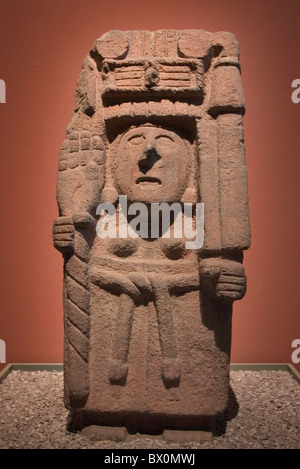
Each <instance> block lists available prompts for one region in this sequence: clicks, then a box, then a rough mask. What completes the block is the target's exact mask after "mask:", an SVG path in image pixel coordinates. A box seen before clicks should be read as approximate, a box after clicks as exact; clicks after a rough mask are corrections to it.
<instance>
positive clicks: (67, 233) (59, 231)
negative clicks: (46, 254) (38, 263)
mask: <svg viewBox="0 0 300 469" xmlns="http://www.w3.org/2000/svg"><path fill="white" fill-rule="evenodd" d="M74 236H75V227H74V224H73V220H72V217H58V218H55V220H54V222H53V244H54V247H55V248H56V249H58V250H59V251H60V252H62V253H63V254H64V253H67V252H72V251H73V249H74Z"/></svg>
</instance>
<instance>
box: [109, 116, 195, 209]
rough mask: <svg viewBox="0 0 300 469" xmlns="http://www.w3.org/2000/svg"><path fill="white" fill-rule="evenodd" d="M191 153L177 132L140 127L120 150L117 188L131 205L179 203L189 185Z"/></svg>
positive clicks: (127, 136) (125, 138)
mask: <svg viewBox="0 0 300 469" xmlns="http://www.w3.org/2000/svg"><path fill="white" fill-rule="evenodd" d="M188 160H189V153H188V151H187V147H186V143H185V141H184V140H183V139H182V138H181V137H179V135H178V134H177V133H176V132H173V131H170V130H167V129H163V128H161V127H150V126H149V127H148V126H144V125H142V126H139V127H135V128H133V129H130V130H128V131H127V132H126V133H125V134H124V135H123V136H122V138H121V141H120V144H119V146H118V149H117V157H116V170H115V185H116V188H117V190H118V192H119V194H122V195H127V197H128V199H129V200H130V201H132V202H144V203H149V202H157V203H160V202H169V203H172V202H177V201H180V198H181V196H182V194H183V192H184V190H185V188H186V185H187V176H188V165H189V161H188Z"/></svg>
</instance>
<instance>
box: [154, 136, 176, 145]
mask: <svg viewBox="0 0 300 469" xmlns="http://www.w3.org/2000/svg"><path fill="white" fill-rule="evenodd" d="M155 140H156V142H157V143H158V144H159V145H163V146H171V145H172V144H173V143H174V140H173V139H172V138H171V137H169V136H167V135H159V136H158V137H156V139H155Z"/></svg>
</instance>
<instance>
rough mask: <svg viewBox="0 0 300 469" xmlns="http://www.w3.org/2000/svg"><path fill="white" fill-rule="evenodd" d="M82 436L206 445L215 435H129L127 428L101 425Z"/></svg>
mask: <svg viewBox="0 0 300 469" xmlns="http://www.w3.org/2000/svg"><path fill="white" fill-rule="evenodd" d="M80 433H81V435H82V436H84V437H85V438H88V439H89V440H91V441H105V440H109V441H115V442H117V443H118V442H124V441H134V440H135V439H136V438H139V439H143V438H151V439H155V440H157V439H159V440H165V441H167V442H168V443H190V442H194V443H206V442H210V441H212V439H213V433H212V432H209V431H197V430H164V432H163V433H162V434H159V435H148V434H141V433H135V434H129V433H128V431H127V429H126V428H125V427H107V426H100V425H89V426H88V427H85V428H83V429H82V430H81V432H80Z"/></svg>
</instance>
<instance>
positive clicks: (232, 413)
mask: <svg viewBox="0 0 300 469" xmlns="http://www.w3.org/2000/svg"><path fill="white" fill-rule="evenodd" d="M231 387H232V395H231V400H230V402H231V405H230V408H229V410H228V413H227V415H226V418H225V419H223V420H222V421H220V424H219V436H215V437H214V439H213V441H212V442H211V443H205V444H203V445H199V444H193V443H185V444H167V443H166V442H164V441H161V440H159V439H155V438H154V439H153V438H151V439H150V438H148V439H147V438H146V439H145V438H141V437H137V438H136V439H134V440H132V441H130V442H126V443H114V442H108V441H105V442H97V443H92V442H90V441H89V440H86V439H85V438H83V437H82V436H80V435H76V434H70V433H67V432H66V430H65V426H66V419H67V411H66V409H65V408H64V405H63V376H62V372H57V371H54V372H49V371H33V372H25V371H12V372H11V373H10V374H9V375H8V376H7V377H6V378H5V380H4V381H3V382H2V383H1V384H0V449H8V448H24V449H29V448H33V449H38V448H41V449H48V448H51V449H52V448H53V449H55V448H57V449H64V448H66V449H73V448H82V449H84V448H95V449H99V448H100V449H101V448H103V449H104V448H105V449H117V448H120V449H131V448H138V449H144V448H145V449H148V448H149V449H164V448H168V449H184V448H186V449H198V448H203V449H208V448H216V449H222V448H225V449H228V448H230V449H246V448H253V449H255V448H259V449H263V448H268V449H272V448H278V449H288V448H289V449H300V385H299V383H298V382H297V381H296V380H295V379H294V378H293V377H292V376H291V375H290V373H288V372H287V371H232V372H231ZM225 426H226V433H225V434H224V433H223V434H222V432H223V431H224V428H225Z"/></svg>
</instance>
